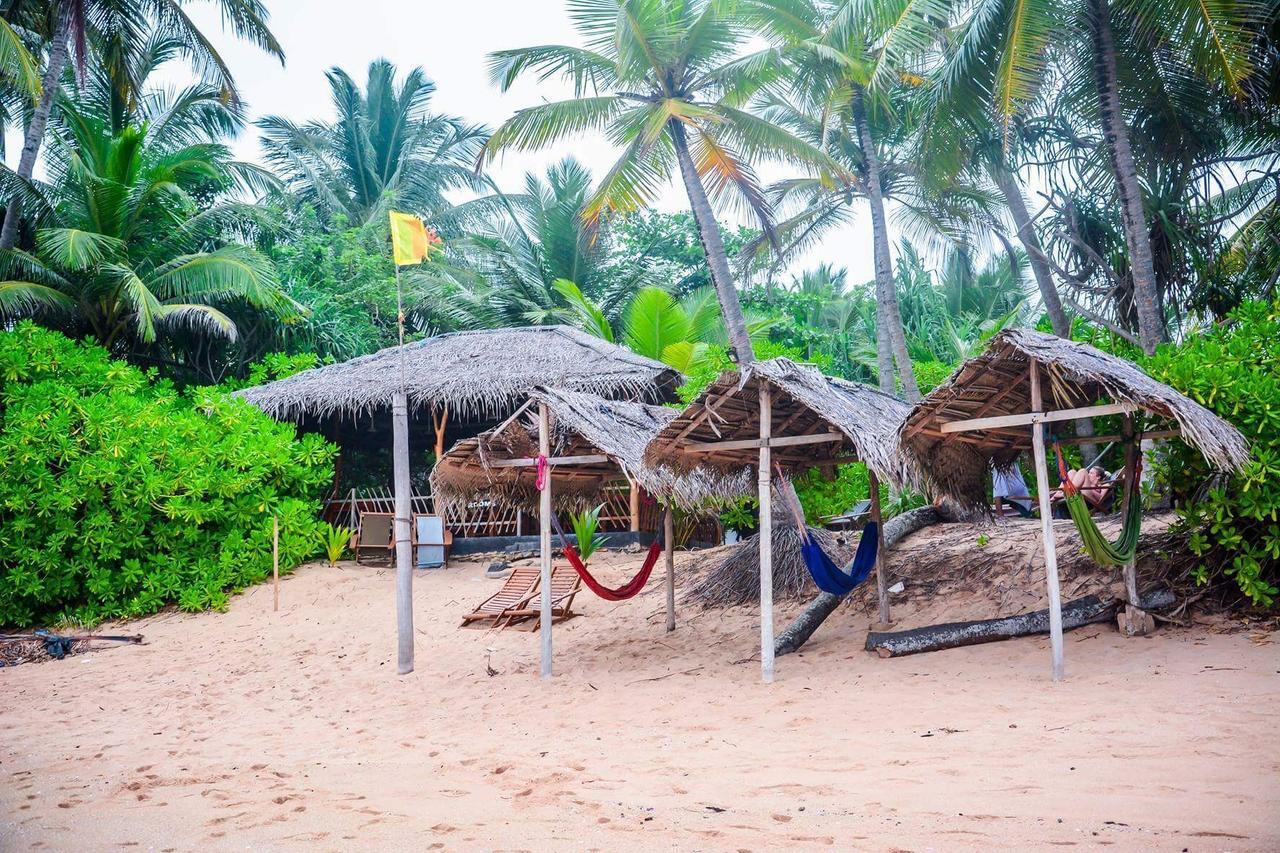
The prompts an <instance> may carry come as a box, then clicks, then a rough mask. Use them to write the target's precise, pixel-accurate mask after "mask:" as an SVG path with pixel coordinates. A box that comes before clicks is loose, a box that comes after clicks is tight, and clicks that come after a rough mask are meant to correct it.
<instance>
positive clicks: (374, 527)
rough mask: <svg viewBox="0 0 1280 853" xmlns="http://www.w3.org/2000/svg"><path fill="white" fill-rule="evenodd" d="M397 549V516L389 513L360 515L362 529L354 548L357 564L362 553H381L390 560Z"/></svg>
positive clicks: (358, 532) (365, 513) (364, 513)
mask: <svg viewBox="0 0 1280 853" xmlns="http://www.w3.org/2000/svg"><path fill="white" fill-rule="evenodd" d="M395 547H396V543H395V516H394V515H392V514H391V513H389V512H362V513H360V529H359V530H358V531H356V541H355V544H354V545H353V546H352V548H353V549H354V550H355V552H356V563H357V564H358V563H359V562H360V552H361V551H381V552H382V553H384V554H386V555H387V557H388V558H390V556H391V551H392V549H394V548H395Z"/></svg>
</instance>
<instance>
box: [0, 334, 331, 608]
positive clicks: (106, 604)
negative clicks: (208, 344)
mask: <svg viewBox="0 0 1280 853" xmlns="http://www.w3.org/2000/svg"><path fill="white" fill-rule="evenodd" d="M333 453H334V448H333V447H332V445H330V444H328V443H327V442H325V441H324V440H323V439H321V438H320V437H319V436H316V435H308V436H305V437H304V438H302V439H297V438H296V437H295V431H294V427H293V426H291V425H289V424H281V423H277V422H276V421H274V420H272V419H271V418H269V417H267V416H266V415H264V414H262V413H261V412H259V411H257V410H256V409H254V408H252V407H251V406H249V405H247V404H246V403H243V402H241V401H239V400H234V399H231V398H229V397H228V396H227V395H226V394H225V393H224V392H222V391H220V390H217V389H197V390H196V391H194V392H192V393H190V394H189V395H184V394H180V393H178V392H177V391H176V390H175V389H174V387H173V386H172V385H171V384H170V383H168V382H166V381H156V380H155V379H154V377H153V376H152V375H149V374H145V373H143V372H141V371H139V370H138V369H136V368H134V367H131V366H129V365H127V364H124V363H122V362H119V361H113V360H112V359H111V358H109V357H108V354H107V353H106V351H105V350H103V349H101V348H99V347H96V346H91V345H87V344H79V343H75V342H73V341H71V340H68V339H67V338H65V337H63V336H62V335H59V334H57V333H54V332H49V331H45V330H41V329H38V328H37V327H35V326H34V325H32V324H30V323H22V324H19V325H18V326H17V327H16V328H15V329H14V330H13V331H9V332H6V333H3V334H0V624H4V625H16V626H27V625H32V624H39V623H48V622H62V621H72V622H78V623H85V624H92V623H95V622H98V621H101V620H103V619H109V618H126V617H134V616H140V615H143V614H145V613H150V612H152V611H154V610H157V609H159V608H161V607H163V606H165V605H168V604H177V605H178V606H179V607H181V608H182V609H183V610H203V609H206V608H222V607H225V606H226V604H227V600H228V595H229V594H230V593H232V592H235V591H236V590H239V589H242V588H244V587H245V586H247V585H249V584H253V583H257V582H258V581H261V580H263V579H264V578H266V577H267V576H268V574H269V573H270V571H271V517H272V515H276V516H278V517H279V519H280V554H281V566H282V568H283V569H284V570H286V571H287V570H289V569H291V568H292V567H294V566H296V565H298V564H299V563H301V562H302V561H304V560H305V559H307V558H309V557H311V556H312V555H313V554H315V553H316V550H317V545H318V538H317V537H318V530H319V522H318V521H317V520H316V509H317V504H316V498H317V497H318V496H319V494H320V493H321V491H322V490H323V488H324V487H325V486H326V485H327V483H328V482H329V479H330V477H331V475H332V467H331V461H332V458H333Z"/></svg>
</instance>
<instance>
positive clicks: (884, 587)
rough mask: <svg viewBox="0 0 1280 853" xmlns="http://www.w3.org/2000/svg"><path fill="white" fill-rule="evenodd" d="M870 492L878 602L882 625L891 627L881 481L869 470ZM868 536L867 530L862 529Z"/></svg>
mask: <svg viewBox="0 0 1280 853" xmlns="http://www.w3.org/2000/svg"><path fill="white" fill-rule="evenodd" d="M867 484H868V491H870V493H871V520H872V521H874V522H875V523H876V600H877V601H878V602H879V604H880V624H881V625H884V626H885V627H886V628H887V627H888V626H889V579H888V578H886V577H885V576H884V564H885V562H886V561H885V559H884V523H883V521H882V519H881V513H880V480H879V478H877V477H876V472H875V471H872V470H871V469H870V468H868V469H867ZM862 535H863V536H866V535H867V529H866V528H865V527H864V528H863V529H862Z"/></svg>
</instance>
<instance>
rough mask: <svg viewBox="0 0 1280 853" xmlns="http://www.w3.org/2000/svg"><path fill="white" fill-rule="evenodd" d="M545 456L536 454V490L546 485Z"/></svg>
mask: <svg viewBox="0 0 1280 853" xmlns="http://www.w3.org/2000/svg"><path fill="white" fill-rule="evenodd" d="M548 467H549V466H548V465H547V457H545V456H541V455H539V456H538V479H537V481H536V482H535V483H534V485H536V486H537V487H538V491H542V490H543V489H545V488H546V487H547V468H548Z"/></svg>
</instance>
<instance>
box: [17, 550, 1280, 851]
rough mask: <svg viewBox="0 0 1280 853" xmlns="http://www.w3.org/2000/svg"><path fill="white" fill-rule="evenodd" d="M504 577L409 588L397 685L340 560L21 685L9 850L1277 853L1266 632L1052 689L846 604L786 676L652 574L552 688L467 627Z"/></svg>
mask: <svg viewBox="0 0 1280 853" xmlns="http://www.w3.org/2000/svg"><path fill="white" fill-rule="evenodd" d="M637 560H638V558H637V557H635V556H634V555H611V556H609V557H608V567H607V568H604V569H602V570H601V574H602V575H603V576H604V577H605V578H607V579H616V580H621V579H623V578H625V577H626V576H627V575H628V574H629V571H630V570H631V568H632V566H631V564H632V563H634V562H635V561H637ZM691 560H692V558H691V557H688V556H685V555H681V556H680V557H679V559H678V564H677V565H678V568H679V569H680V570H681V571H680V572H679V577H680V584H681V585H682V586H683V585H685V584H687V583H688V578H687V577H686V575H687V572H686V571H685V570H684V567H685V566H686V565H688V564H689V563H690V561H691ZM601 565H602V566H603V565H605V564H604V563H603V562H602V563H601ZM497 583H498V582H497V581H494V580H491V579H487V578H485V576H484V563H483V562H467V563H464V562H459V563H455V564H453V565H452V566H451V567H450V568H449V569H448V570H444V571H433V572H419V573H418V574H417V576H416V578H415V610H416V629H417V635H418V637H417V671H416V672H414V673H413V674H412V675H410V676H407V677H402V678H399V677H396V675H395V674H394V665H395V664H394V659H393V655H394V647H395V642H394V630H395V625H394V610H393V572H392V571H390V570H389V569H385V568H383V569H379V568H369V567H363V566H355V565H353V564H350V563H346V564H341V565H340V566H339V567H338V568H337V569H330V568H328V567H327V566H322V565H311V566H307V567H304V568H303V569H301V570H299V571H298V572H297V573H296V574H294V575H292V576H289V577H287V578H286V579H284V580H283V581H282V584H281V602H282V603H281V610H280V612H279V613H273V612H272V609H271V600H272V594H271V588H270V585H266V586H262V587H258V588H256V589H253V590H250V591H249V592H248V593H246V594H244V595H241V596H239V597H237V598H235V599H234V601H233V603H232V605H231V608H230V610H229V612H227V613H204V614H194V615H191V614H180V613H165V614H161V615H158V616H155V617H152V618H148V619H144V620H140V621H137V622H132V623H129V625H128V630H129V631H130V632H140V633H142V634H144V635H145V637H146V644H145V645H142V646H130V647H120V648H112V649H106V648H103V649H100V650H95V651H92V652H91V653H89V654H84V655H79V656H75V657H72V658H68V659H66V660H64V661H52V662H48V663H39V664H27V665H23V666H18V667H13V668H6V669H0V693H2V694H3V696H4V710H3V712H2V713H0V774H2V776H3V784H2V785H0V849H3V850H5V851H10V850H12V851H19V850H110V849H142V850H183V851H185V850H245V849H254V850H275V849H301V848H304V847H305V848H306V849H310V850H355V849H364V850H372V849H379V850H424V849H431V850H436V849H439V850H489V849H492V850H606V851H615V850H654V849H664V848H665V849H677V850H770V849H783V848H785V849H796V850H809V849H841V850H918V851H926V850H938V851H945V850H991V849H997V848H1003V849H1019V850H1030V849H1050V848H1061V847H1076V848H1079V849H1086V850H1089V849H1100V848H1103V847H1106V848H1110V849H1115V850H1170V851H1181V850H1188V851H1254V850H1256V851H1273V850H1276V849H1280V820H1278V819H1277V815H1278V814H1280V756H1278V755H1277V752H1276V750H1275V748H1274V727H1275V722H1276V708H1277V707H1280V706H1278V705H1277V700H1280V645H1277V644H1276V643H1275V642H1274V639H1275V636H1274V635H1266V634H1259V633H1256V632H1255V633H1250V632H1248V631H1229V632H1228V631H1221V630H1213V629H1211V628H1209V627H1205V626H1197V627H1193V628H1164V629H1162V630H1160V631H1159V632H1158V633H1157V634H1156V635H1155V636H1153V637H1150V638H1141V639H1132V640H1126V639H1123V638H1122V637H1121V636H1120V635H1119V634H1118V633H1117V632H1116V631H1115V630H1114V628H1112V627H1109V626H1106V625H1098V626H1092V627H1090V628H1086V629H1081V630H1078V631H1075V632H1072V633H1070V634H1068V635H1067V667H1068V678H1067V680H1066V681H1065V682H1063V683H1060V684H1053V683H1051V682H1050V680H1049V666H1048V653H1047V651H1046V645H1047V640H1046V639H1044V638H1034V639H1024V640H1018V641H1011V642H1005V643H998V644H992V645H986V646H977V647H970V648H964V649H958V650H953V651H947V652H940V653H935V654H930V655H922V656H916V657H908V658H901V659H891V660H881V659H879V658H878V657H876V656H874V655H871V654H868V653H867V652H864V651H863V650H862V644H863V640H864V638H865V635H866V630H867V627H868V622H869V618H870V614H869V613H867V612H864V611H863V609H862V608H861V607H853V606H850V607H846V608H844V609H842V610H841V611H840V612H839V613H838V614H837V615H836V616H835V617H833V618H832V619H831V620H829V621H828V624H827V625H825V626H824V627H823V628H822V629H821V630H820V631H819V633H818V634H817V635H816V636H815V637H814V639H813V640H812V641H811V642H810V644H809V645H808V646H806V647H805V649H804V650H803V652H802V653H800V654H798V655H791V656H787V657H783V658H779V660H778V680H777V682H776V683H775V684H773V685H772V686H764V685H762V684H760V681H759V669H758V667H759V663H758V657H757V655H758V647H757V643H758V636H759V635H758V628H757V622H756V612H755V610H754V609H752V608H735V609H732V610H728V611H701V610H698V609H696V608H694V607H692V606H688V605H682V607H681V609H680V614H679V627H678V629H677V630H676V632H674V633H672V634H667V633H666V632H665V631H664V626H663V621H664V620H663V610H662V607H663V605H662V600H663V599H662V591H661V584H660V583H658V582H656V581H655V582H653V583H651V585H650V588H649V589H648V590H647V591H646V592H645V593H644V594H643V595H642V596H640V597H639V598H638V599H637V600H633V601H631V602H626V603H621V604H611V603H607V602H603V601H600V600H598V599H595V598H593V597H591V596H590V595H589V594H587V593H584V594H582V595H581V596H579V598H578V601H577V607H576V609H577V610H578V611H579V612H580V613H581V614H582V615H581V616H580V617H579V618H576V619H573V620H571V621H569V622H568V623H565V624H562V625H557V626H556V631H555V643H556V646H555V668H556V675H555V677H554V679H552V680H551V681H545V682H544V681H542V680H540V679H539V678H538V675H537V637H536V635H535V634H530V633H527V632H524V631H518V630H508V631H504V632H500V633H498V632H487V631H484V630H462V629H459V628H458V621H459V619H460V616H461V615H462V613H463V612H465V611H466V610H468V609H469V608H470V607H471V606H473V605H474V604H476V603H477V602H479V601H480V600H481V599H483V598H484V597H485V596H486V595H487V594H489V593H490V592H492V591H493V590H495V589H496V588H497ZM801 606H802V605H801V603H783V604H782V605H781V606H780V608H779V618H778V622H779V625H780V626H781V625H783V624H785V621H786V620H787V619H788V618H789V617H790V616H793V615H794V614H795V613H796V612H797V611H798V609H799V608H800V607H801ZM898 612H899V619H901V620H902V621H903V623H907V622H909V621H910V619H911V615H912V607H911V606H910V605H906V606H903V607H901V608H899V611H898Z"/></svg>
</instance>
